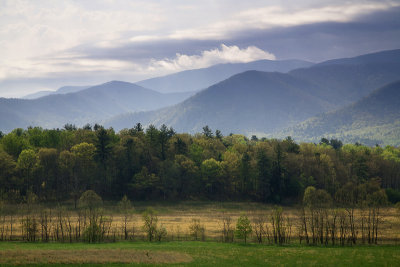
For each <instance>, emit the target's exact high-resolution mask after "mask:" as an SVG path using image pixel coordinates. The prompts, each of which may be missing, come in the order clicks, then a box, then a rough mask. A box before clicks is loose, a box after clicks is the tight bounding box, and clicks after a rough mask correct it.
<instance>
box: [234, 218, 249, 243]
mask: <svg viewBox="0 0 400 267" xmlns="http://www.w3.org/2000/svg"><path fill="white" fill-rule="evenodd" d="M252 232H253V228H252V226H251V222H250V220H249V218H248V217H247V216H246V215H244V214H242V215H240V217H239V218H238V220H237V222H236V231H235V235H236V237H237V238H241V239H244V243H246V242H247V238H248V236H249V235H250V234H251V233H252Z"/></svg>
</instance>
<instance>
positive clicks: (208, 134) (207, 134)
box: [203, 125, 213, 138]
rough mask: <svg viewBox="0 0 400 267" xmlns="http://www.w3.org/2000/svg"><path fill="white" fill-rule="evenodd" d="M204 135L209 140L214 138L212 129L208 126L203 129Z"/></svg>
mask: <svg viewBox="0 0 400 267" xmlns="http://www.w3.org/2000/svg"><path fill="white" fill-rule="evenodd" d="M203 135H204V136H205V137H207V138H212V137H213V133H212V131H211V129H210V127H208V125H206V126H204V127H203Z"/></svg>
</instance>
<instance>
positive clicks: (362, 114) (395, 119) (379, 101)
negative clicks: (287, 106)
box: [272, 80, 400, 146]
mask: <svg viewBox="0 0 400 267" xmlns="http://www.w3.org/2000/svg"><path fill="white" fill-rule="evenodd" d="M287 135H290V136H292V137H293V138H295V139H296V140H302V141H308V142H318V141H319V140H321V138H322V137H326V138H339V139H341V140H343V141H345V142H350V143H355V142H362V143H363V144H367V145H371V146H373V145H375V144H382V143H384V144H390V145H400V80H399V81H397V82H394V83H391V84H388V85H386V86H383V87H382V88H379V89H377V90H375V91H373V92H372V93H371V94H369V95H368V96H366V97H364V98H362V99H361V100H359V101H357V102H356V103H353V104H350V105H349V106H347V107H344V108H341V109H339V110H336V111H333V112H328V113H325V114H321V115H319V116H317V117H313V118H311V119H308V120H306V121H305V122H303V123H301V124H298V125H296V126H294V127H291V128H290V129H286V130H284V131H282V132H281V133H275V134H273V135H272V136H280V137H284V136H287Z"/></svg>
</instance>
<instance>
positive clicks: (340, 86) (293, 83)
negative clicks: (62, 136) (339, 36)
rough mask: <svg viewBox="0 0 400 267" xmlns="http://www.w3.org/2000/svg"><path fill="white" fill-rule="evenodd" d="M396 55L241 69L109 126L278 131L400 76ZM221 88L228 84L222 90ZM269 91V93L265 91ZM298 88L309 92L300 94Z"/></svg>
mask: <svg viewBox="0 0 400 267" xmlns="http://www.w3.org/2000/svg"><path fill="white" fill-rule="evenodd" d="M380 55H382V58H380ZM397 59H400V50H393V51H383V52H381V53H374V54H368V55H363V56H359V57H355V58H347V59H338V60H333V61H328V62H324V63H321V64H316V65H313V66H311V67H309V68H301V69H296V70H293V71H290V72H289V73H287V74H281V73H279V74H278V73H264V74H261V73H259V75H263V76H264V79H261V80H258V81H257V79H255V78H254V77H250V76H248V77H246V75H248V74H249V73H252V72H248V73H247V74H246V75H245V74H244V73H242V74H238V75H235V76H233V77H231V78H229V79H227V80H225V81H223V82H220V83H218V84H216V85H213V86H211V87H209V88H208V89H207V90H204V91H202V92H200V93H198V94H196V95H195V96H193V97H192V98H190V99H188V100H186V101H184V102H183V103H180V104H178V105H176V106H174V107H170V108H165V109H162V110H159V111H151V112H141V113H135V114H125V115H119V116H117V117H116V118H113V119H111V120H108V121H107V122H106V125H108V126H113V127H115V128H116V129H122V128H129V127H132V125H134V123H137V122H142V123H143V124H144V125H148V124H155V125H156V126H159V125H161V124H166V125H168V126H172V127H174V128H176V129H177V130H178V131H183V132H195V131H201V129H202V127H203V126H204V125H209V126H210V127H211V128H213V129H220V130H222V131H224V133H229V132H238V133H244V134H252V133H257V134H260V133H264V134H265V133H267V134H271V133H272V132H275V133H277V132H279V129H283V128H285V127H290V125H295V124H296V121H297V122H299V120H301V118H302V117H306V116H315V115H317V114H318V113H322V112H326V111H330V110H335V109H337V108H340V107H343V106H345V105H346V104H348V103H349V102H353V101H352V99H356V100H359V99H360V98H362V97H364V96H366V95H368V94H369V93H370V91H372V90H373V89H376V88H378V87H381V86H383V85H385V84H387V83H389V82H393V81H395V80H397V79H398V78H399V77H400V61H398V62H397ZM254 73H256V72H254ZM245 77H246V78H245ZM277 77H279V78H280V79H277ZM278 80H279V82H278ZM232 81H234V82H232ZM282 84H284V85H285V86H284V87H282ZM374 86H376V87H374ZM223 87H225V89H221V88H223ZM249 88H250V89H249ZM254 88H264V90H258V91H257V90H254V95H256V96H254V95H249V94H248V93H246V92H248V90H251V89H254ZM283 88H284V89H283ZM293 88H296V89H297V91H296V90H294V89H293ZM290 90H292V91H290ZM293 90H294V91H293ZM220 92H224V94H223V95H221V94H220ZM266 92H267V93H268V94H269V95H265V93H266ZM285 92H291V93H290V94H292V95H290V94H289V96H288V93H286V94H285ZM293 92H297V95H296V94H295V93H293ZM300 92H301V94H302V96H306V95H307V96H308V97H302V96H299V95H298V94H299V93H300ZM263 94H264V95H263ZM311 96H312V97H311ZM262 99H269V100H271V99H273V100H271V101H270V102H268V101H262ZM285 99H286V101H285ZM311 114H314V115H311ZM287 135H289V134H286V135H285V136H287ZM269 136H271V137H274V135H269ZM278 136H280V137H282V135H278Z"/></svg>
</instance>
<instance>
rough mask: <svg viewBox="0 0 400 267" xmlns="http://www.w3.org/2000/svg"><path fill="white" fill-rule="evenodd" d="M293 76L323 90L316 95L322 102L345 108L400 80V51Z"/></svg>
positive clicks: (296, 72) (325, 65)
mask: <svg viewBox="0 0 400 267" xmlns="http://www.w3.org/2000/svg"><path fill="white" fill-rule="evenodd" d="M289 74H291V75H293V76H295V77H297V78H300V79H304V80H307V81H309V82H312V83H314V84H315V85H316V86H318V87H320V88H321V89H322V90H319V91H316V92H314V93H315V95H316V96H318V97H320V98H321V99H324V100H326V101H329V102H331V103H332V104H336V105H338V106H345V105H347V104H350V103H352V102H354V101H357V100H359V99H360V98H362V97H364V96H366V95H368V94H369V93H371V92H372V91H373V90H375V89H376V88H379V87H381V86H383V85H385V84H388V83H390V82H394V81H396V80H398V79H399V77H400V50H399V49H398V50H390V51H383V52H379V53H373V54H367V55H362V56H358V57H354V58H345V59H335V60H329V61H326V62H322V63H319V64H316V65H314V66H311V67H309V68H301V69H296V70H292V71H290V72H289Z"/></svg>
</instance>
